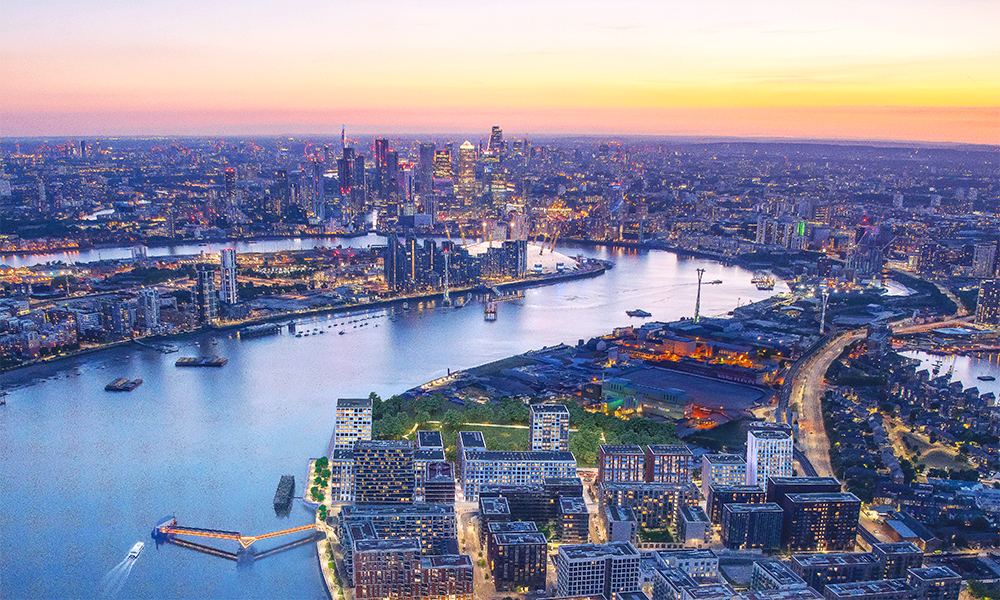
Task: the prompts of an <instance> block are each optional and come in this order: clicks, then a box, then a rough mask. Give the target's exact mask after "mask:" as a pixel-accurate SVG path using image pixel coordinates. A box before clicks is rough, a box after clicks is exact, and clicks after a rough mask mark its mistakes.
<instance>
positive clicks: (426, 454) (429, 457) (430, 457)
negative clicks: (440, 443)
mask: <svg viewBox="0 0 1000 600" xmlns="http://www.w3.org/2000/svg"><path fill="white" fill-rule="evenodd" d="M413 460H415V461H416V460H423V461H427V462H444V449H443V448H421V449H419V450H414V451H413Z"/></svg>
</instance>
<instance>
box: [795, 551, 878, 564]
mask: <svg viewBox="0 0 1000 600" xmlns="http://www.w3.org/2000/svg"><path fill="white" fill-rule="evenodd" d="M792 562H796V563H798V564H800V565H802V566H803V567H840V566H845V565H858V564H868V565H871V564H875V563H877V562H878V560H876V559H875V557H874V556H872V555H871V554H868V553H867V552H835V553H830V554H795V555H793V556H792Z"/></svg>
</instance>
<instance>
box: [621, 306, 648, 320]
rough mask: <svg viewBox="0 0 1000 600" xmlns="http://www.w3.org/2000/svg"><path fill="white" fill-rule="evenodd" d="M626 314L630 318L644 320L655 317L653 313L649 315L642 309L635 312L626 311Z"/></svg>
mask: <svg viewBox="0 0 1000 600" xmlns="http://www.w3.org/2000/svg"><path fill="white" fill-rule="evenodd" d="M625 314H626V315H628V316H630V317H642V318H646V317H652V316H653V314H652V313H648V312H646V311H644V310H642V309H641V308H637V309H635V310H626V311H625Z"/></svg>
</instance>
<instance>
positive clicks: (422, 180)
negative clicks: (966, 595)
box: [417, 142, 435, 194]
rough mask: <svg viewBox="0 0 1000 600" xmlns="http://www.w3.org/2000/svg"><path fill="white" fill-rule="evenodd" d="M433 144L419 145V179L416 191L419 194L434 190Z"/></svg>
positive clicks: (423, 143) (424, 143) (422, 143)
mask: <svg viewBox="0 0 1000 600" xmlns="http://www.w3.org/2000/svg"><path fill="white" fill-rule="evenodd" d="M434 152H435V146H434V142H421V143H420V177H419V178H418V182H417V183H418V190H417V191H419V192H420V193H421V194H429V193H431V192H433V190H434Z"/></svg>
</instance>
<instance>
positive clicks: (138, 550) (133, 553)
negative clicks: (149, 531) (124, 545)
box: [128, 542, 146, 558]
mask: <svg viewBox="0 0 1000 600" xmlns="http://www.w3.org/2000/svg"><path fill="white" fill-rule="evenodd" d="M145 547H146V545H145V544H143V543H142V542H136V543H135V546H132V549H131V550H129V551H128V557H129V558H139V555H140V554H142V549H143V548H145Z"/></svg>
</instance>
